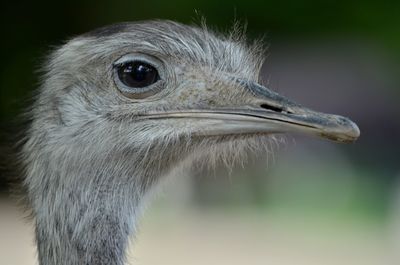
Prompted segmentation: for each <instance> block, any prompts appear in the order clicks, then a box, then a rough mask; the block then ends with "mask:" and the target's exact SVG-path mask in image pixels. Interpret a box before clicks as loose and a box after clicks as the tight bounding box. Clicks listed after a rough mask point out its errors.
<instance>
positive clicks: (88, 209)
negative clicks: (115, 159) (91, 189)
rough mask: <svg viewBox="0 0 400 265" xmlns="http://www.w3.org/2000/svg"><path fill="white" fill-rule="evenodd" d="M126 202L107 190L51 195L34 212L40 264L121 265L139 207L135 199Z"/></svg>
mask: <svg viewBox="0 0 400 265" xmlns="http://www.w3.org/2000/svg"><path fill="white" fill-rule="evenodd" d="M122 193H124V192H122ZM121 196H123V195H122V194H121ZM133 197H134V196H133ZM52 199H53V200H52ZM126 200H127V198H125V199H123V198H122V197H118V196H115V197H114V195H110V192H109V188H108V187H102V188H101V189H100V190H98V191H97V193H96V194H93V193H92V194H90V193H88V191H87V190H85V189H80V188H78V189H75V190H71V191H70V192H69V193H61V194H60V193H59V194H54V197H53V198H49V201H48V205H47V206H44V207H41V209H40V212H37V213H36V239H37V244H38V256H39V264H40V265H50V264H51V265H78V264H84V265H94V264H96V265H103V264H104V265H105V264H107V265H122V264H124V261H125V249H126V247H127V244H128V241H129V237H130V236H134V232H135V223H136V219H137V215H138V213H137V211H138V209H139V208H140V202H139V201H138V200H135V201H130V202H129V203H127V202H126Z"/></svg>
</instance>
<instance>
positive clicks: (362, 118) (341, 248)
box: [0, 0, 400, 265]
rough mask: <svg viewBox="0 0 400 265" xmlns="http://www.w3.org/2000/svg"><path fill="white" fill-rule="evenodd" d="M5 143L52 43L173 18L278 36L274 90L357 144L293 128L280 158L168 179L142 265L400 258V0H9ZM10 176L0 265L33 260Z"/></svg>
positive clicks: (270, 63)
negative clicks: (353, 136) (353, 128)
mask: <svg viewBox="0 0 400 265" xmlns="http://www.w3.org/2000/svg"><path fill="white" fill-rule="evenodd" d="M0 12H1V16H0V20H1V27H2V41H1V42H0V47H1V49H0V53H1V57H0V58H1V59H2V62H1V65H0V128H1V130H2V132H1V133H0V135H1V137H2V138H1V140H0V141H1V142H0V146H1V149H0V151H1V152H5V147H4V146H7V145H9V144H10V141H12V140H10V138H9V137H7V135H9V133H10V132H11V133H12V134H15V133H16V132H17V131H19V130H20V125H19V124H20V119H19V118H18V117H19V115H20V113H21V112H22V110H23V109H24V108H26V107H27V106H28V105H29V99H30V98H31V97H32V96H33V95H34V94H35V89H36V88H37V87H38V80H39V77H38V75H37V73H36V70H37V69H38V67H39V66H40V63H41V61H42V58H43V57H44V56H45V55H46V52H47V51H48V50H49V48H50V47H52V46H55V45H60V44H62V43H63V41H64V40H66V39H68V38H69V37H72V36H75V35H78V34H81V33H84V32H86V31H89V30H91V29H94V28H96V27H99V26H102V25H106V24H110V23H116V22H121V21H135V20H143V19H154V18H163V19H173V20H177V21H180V22H184V23H197V22H199V21H200V17H201V16H203V15H204V16H205V17H206V19H207V22H208V24H209V25H210V26H211V28H215V29H218V30H229V28H230V27H231V26H232V24H233V21H234V20H235V19H237V20H240V21H243V22H246V23H247V24H248V36H249V38H250V39H254V38H257V37H260V36H264V37H265V39H266V42H267V43H268V45H269V49H268V54H267V55H266V56H267V60H266V63H265V65H264V67H263V70H262V77H263V80H265V82H266V83H267V84H268V86H269V87H270V88H272V89H274V90H276V91H278V92H280V93H282V94H284V95H286V96H288V97H290V98H292V99H294V100H296V101H298V102H300V103H302V104H303V105H305V106H308V107H310V108H313V109H316V110H320V111H324V112H331V113H336V114H341V115H344V116H348V117H351V118H352V119H353V120H354V121H355V122H356V123H357V124H358V125H359V127H360V129H361V138H360V139H359V141H357V142H356V143H354V144H351V145H342V144H335V143H332V142H328V141H320V140H315V139H310V138H304V137H302V136H297V135H295V136H287V137H286V144H284V145H282V146H281V147H280V148H277V149H278V151H277V152H275V155H274V156H273V157H272V156H269V157H257V158H253V159H252V160H251V161H250V162H249V163H248V164H247V165H246V166H245V168H244V169H242V168H235V169H233V171H232V172H231V173H229V172H227V170H226V168H224V167H223V166H221V168H220V169H216V170H212V171H209V170H207V169H202V168H196V169H195V170H194V171H193V172H192V173H190V174H188V175H185V176H179V177H177V178H175V179H173V180H171V182H170V184H169V185H167V186H166V187H165V189H164V191H165V192H164V193H163V195H161V196H159V197H158V198H157V199H156V200H155V202H154V204H153V207H151V209H150V211H149V213H148V214H147V215H146V217H145V220H144V221H143V229H142V232H141V234H140V236H139V238H138V245H137V248H135V250H134V251H133V252H132V254H131V259H132V262H134V263H135V262H136V263H135V264H247V263H252V264H399V262H400V257H399V256H398V254H397V253H398V252H399V250H400V161H399V158H400V107H399V103H400V87H399V85H400V15H399V14H400V2H398V1H397V2H396V1H388V0H381V1H368V0H367V1H323V2H321V1H311V0H303V1H228V0H222V1H212V0H203V1H182V0H171V1H155V0H148V1H132V0H115V1H106V0H97V1H93V0H92V1H76V0H72V1H64V2H54V1H26V0H22V1H13V2H8V3H3V4H2V8H1V11H0ZM3 171H4V170H2V171H1V172H2V175H1V176H0V190H1V194H2V196H1V198H2V199H1V200H0V202H1V203H0V264H5V265H14V264H34V263H33V259H34V249H33V243H32V242H33V241H32V240H33V239H32V231H31V228H30V225H29V222H24V221H22V215H23V214H22V213H21V211H19V210H18V209H17V207H16V206H15V203H14V202H13V201H12V200H10V199H9V194H8V184H7V183H8V182H7V181H6V176H5V173H3Z"/></svg>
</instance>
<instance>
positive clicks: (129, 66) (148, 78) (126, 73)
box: [117, 61, 160, 88]
mask: <svg viewBox="0 0 400 265" xmlns="http://www.w3.org/2000/svg"><path fill="white" fill-rule="evenodd" d="M117 71H118V78H119V79H120V80H121V82H122V83H123V84H124V85H126V86H128V87H132V88H142V87H146V86H150V85H152V84H154V83H155V82H157V81H158V80H159V79H160V77H159V76H158V72H157V69H156V68H154V67H153V66H152V65H150V64H148V63H145V62H141V61H134V62H127V63H123V64H122V65H120V66H118V70H117Z"/></svg>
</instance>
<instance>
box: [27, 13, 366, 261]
mask: <svg viewBox="0 0 400 265" xmlns="http://www.w3.org/2000/svg"><path fill="white" fill-rule="evenodd" d="M262 61H263V49H262V48H261V47H260V45H257V44H254V45H248V44H246V43H245V42H244V41H243V37H241V36H240V34H236V33H232V34H231V35H229V36H221V35H218V34H216V33H212V32H209V31H208V30H207V29H206V28H199V27H194V26H185V25H181V24H178V23H175V22H170V21H149V22H140V23H125V24H118V25H113V26H109V27H104V28H101V29H98V30H95V31H93V32H90V33H87V34H85V35H82V36H78V37H76V38H74V39H72V40H70V41H68V42H67V43H66V44H65V45H64V46H62V47H60V48H59V49H57V50H55V51H54V52H53V53H52V55H51V56H50V57H49V60H48V61H47V64H46V65H45V71H46V73H45V75H44V79H43V84H42V86H41V88H40V90H39V94H38V96H37V99H36V103H35V104H34V105H33V107H32V110H31V112H32V113H31V114H32V124H31V126H30V128H29V130H28V133H27V135H26V143H25V145H24V147H23V150H22V154H23V156H22V157H23V159H22V160H23V163H24V164H25V169H26V177H25V181H24V185H25V187H26V189H27V193H28V195H27V197H28V199H29V202H30V204H31V207H32V209H33V215H34V217H35V224H36V239H37V243H38V256H39V262H40V264H41V265H49V264H90V265H92V264H97V265H98V264H122V263H123V262H124V251H125V248H126V244H127V240H128V237H129V235H132V234H134V231H135V223H136V217H137V216H138V213H139V210H140V205H141V204H142V201H143V198H144V197H145V195H146V194H147V193H148V191H149V190H150V189H151V187H153V186H154V185H155V183H157V182H158V180H159V179H161V178H162V176H163V175H167V174H168V173H169V172H170V171H171V170H172V169H173V168H175V167H176V166H178V165H180V164H182V163H183V162H185V161H190V160H193V159H196V158H199V157H202V158H203V159H208V160H210V159H214V158H215V157H218V156H223V159H225V160H230V159H233V158H235V157H236V158H237V157H240V154H242V153H246V150H247V149H260V148H261V149H263V148H264V147H265V146H266V143H268V141H269V139H271V137H272V136H271V135H272V134H275V133H283V132H298V131H299V132H304V133H307V134H312V135H317V136H321V137H324V138H329V139H333V140H336V141H341V142H351V141H353V140H355V139H356V138H357V137H358V135H359V130H358V128H357V126H356V125H355V124H354V123H353V122H351V121H350V120H349V119H347V118H344V117H341V116H336V115H329V114H322V113H319V112H314V111H312V110H309V109H306V108H304V107H302V106H300V105H299V104H296V103H294V102H293V101H291V100H289V99H287V98H285V97H283V96H281V95H279V94H277V93H275V92H273V91H271V90H269V89H267V88H266V87H264V86H262V85H261V84H259V83H258V79H259V78H258V75H259V71H260V67H261V64H262Z"/></svg>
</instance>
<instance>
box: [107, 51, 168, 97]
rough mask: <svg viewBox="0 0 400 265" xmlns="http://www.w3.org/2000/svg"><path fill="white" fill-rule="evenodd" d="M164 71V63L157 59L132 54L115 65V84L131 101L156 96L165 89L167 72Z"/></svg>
mask: <svg viewBox="0 0 400 265" xmlns="http://www.w3.org/2000/svg"><path fill="white" fill-rule="evenodd" d="M159 69H160V70H161V73H159ZM163 70H164V67H163V64H162V62H161V61H159V60H157V59H156V58H153V57H150V56H145V55H136V54H133V55H132V54H130V55H127V56H124V57H122V58H120V59H119V60H118V61H117V62H116V63H114V82H115V84H116V86H117V88H118V90H119V91H120V92H121V93H122V94H123V95H124V96H126V97H128V98H131V99H144V98H146V97H149V96H152V95H154V94H156V93H157V92H159V91H160V90H161V89H162V88H163V87H164V85H165V82H164V81H163V79H164V72H165V71H163ZM160 74H161V77H160Z"/></svg>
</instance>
